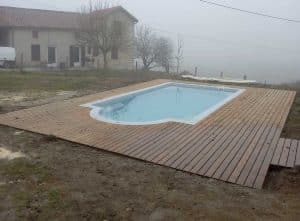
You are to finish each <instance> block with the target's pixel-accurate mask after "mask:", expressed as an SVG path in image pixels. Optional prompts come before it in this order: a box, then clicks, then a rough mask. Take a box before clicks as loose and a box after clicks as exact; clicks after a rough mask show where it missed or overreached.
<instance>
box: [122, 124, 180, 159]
mask: <svg viewBox="0 0 300 221" xmlns="http://www.w3.org/2000/svg"><path fill="white" fill-rule="evenodd" d="M180 126H181V125H177V126H174V127H173V128H172V129H171V130H170V129H167V130H165V131H161V132H160V133H159V134H157V135H156V136H153V137H151V138H150V139H149V140H148V143H146V144H144V145H143V146H142V148H139V145H138V144H135V145H134V146H135V147H136V148H137V149H135V150H133V151H131V150H129V151H128V154H131V155H132V156H135V157H137V158H141V159H145V158H146V157H147V156H148V155H149V154H151V152H152V151H156V149H157V147H158V145H159V144H160V142H162V143H163V142H165V139H163V138H164V137H165V138H167V137H172V136H175V135H176V129H179V128H180ZM142 139H143V137H142ZM134 146H133V147H134ZM129 149H131V147H129Z"/></svg>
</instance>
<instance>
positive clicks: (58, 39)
mask: <svg viewBox="0 0 300 221" xmlns="http://www.w3.org/2000/svg"><path fill="white" fill-rule="evenodd" d="M115 20H116V21H121V22H122V24H123V25H124V27H125V30H126V37H125V40H124V44H123V45H122V46H121V47H120V48H119V59H118V60H112V59H111V54H110V53H109V55H108V63H109V67H110V68H112V69H133V62H134V47H133V40H134V25H135V24H134V22H133V21H132V20H131V19H130V18H129V17H128V15H126V13H124V12H122V11H120V12H115V13H113V14H112V15H111V16H110V18H109V22H113V21H115ZM33 30H34V29H29V28H28V29H12V30H11V31H10V39H11V45H12V46H13V47H15V48H16V53H17V54H16V62H17V65H20V64H21V57H22V54H23V65H24V67H41V66H46V65H47V63H48V47H49V46H53V47H56V60H57V63H58V64H59V63H60V62H64V63H66V65H67V67H69V65H70V58H69V56H70V46H72V45H77V41H76V39H75V32H74V31H62V30H47V29H44V30H42V29H40V30H38V38H33V36H32V31H33ZM33 44H39V45H40V56H41V59H40V62H35V61H32V60H31V45H33ZM86 54H87V53H86ZM91 66H92V67H94V68H97V67H99V68H101V67H103V56H102V55H101V51H100V55H99V56H98V57H97V58H96V59H95V61H94V63H93V64H91Z"/></svg>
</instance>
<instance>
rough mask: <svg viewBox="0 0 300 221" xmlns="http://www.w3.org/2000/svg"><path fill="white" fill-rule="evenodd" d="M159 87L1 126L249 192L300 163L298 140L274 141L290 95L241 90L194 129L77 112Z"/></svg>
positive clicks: (22, 114) (63, 105) (21, 116)
mask: <svg viewBox="0 0 300 221" xmlns="http://www.w3.org/2000/svg"><path fill="white" fill-rule="evenodd" d="M165 82H167V81H166V80H155V81H151V82H146V83H141V84H137V85H132V86H128V87H124V88H120V89H116V90H111V91H106V92H102V93H99V94H94V95H89V96H85V97H81V98H75V99H71V100H68V101H65V102H59V103H53V104H48V105H44V106H40V107H34V108H31V109H27V110H21V111H16V112H12V113H8V114H5V115H0V124H3V125H8V126H11V127H15V128H19V129H23V130H28V131H32V132H36V133H40V134H46V135H54V136H56V137H59V138H62V139H65V140H69V141H72V142H76V143H81V144H85V145H88V146H92V147H96V148H99V149H102V150H106V151H110V152H114V153H118V154H122V155H125V156H129V157H132V158H136V159H140V160H144V161H148V162H152V163H155V164H159V165H163V166H167V167H172V168H175V169H178V170H182V171H187V172H190V173H194V174H198V175H202V176H206V177H211V178H215V179H218V180H223V181H226V182H230V183H235V184H239V185H243V186H247V187H252V188H262V186H263V183H264V180H265V177H266V174H267V172H268V169H269V167H270V165H271V163H275V164H278V163H280V164H284V165H289V166H293V165H295V164H296V162H297V159H298V160H299V159H300V156H299V157H298V158H297V155H299V154H300V151H297V150H296V149H298V148H299V142H297V147H296V141H291V140H284V141H283V140H282V139H280V134H281V131H282V129H283V126H284V123H285V121H286V118H287V116H288V113H289V110H290V107H291V105H292V103H293V100H294V97H295V92H293V91H281V90H273V89H261V88H246V91H245V92H244V93H243V94H242V95H240V96H239V97H237V98H235V99H234V100H233V101H231V102H229V103H227V104H226V105H224V106H223V107H222V108H220V109H219V110H217V111H216V112H214V113H212V114H211V115H210V116H208V117H207V118H205V119H204V120H203V121H201V122H199V123H198V124H196V125H187V124H182V123H175V122H169V123H164V124H158V125H147V126H125V125H113V124H107V123H104V122H99V121H96V120H94V119H92V118H91V117H90V116H89V112H90V109H89V108H84V107H81V106H80V105H81V104H85V103H88V102H91V101H95V100H98V99H102V98H107V97H110V96H113V95H117V94H120V93H124V92H128V91H132V90H136V89H141V88H144V87H148V86H153V85H157V84H160V83H165ZM283 143H284V145H283ZM287 144H288V145H291V148H289V149H288V150H287V149H286V148H285V146H286V145H287Z"/></svg>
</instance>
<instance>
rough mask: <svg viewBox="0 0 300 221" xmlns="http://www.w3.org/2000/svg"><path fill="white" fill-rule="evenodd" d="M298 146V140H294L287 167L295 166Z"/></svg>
mask: <svg viewBox="0 0 300 221" xmlns="http://www.w3.org/2000/svg"><path fill="white" fill-rule="evenodd" d="M297 146H298V142H297V140H292V143H291V148H290V152H289V156H288V160H287V164H286V166H287V167H294V166H295V160H296V154H297Z"/></svg>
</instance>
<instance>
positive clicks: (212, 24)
mask: <svg viewBox="0 0 300 221" xmlns="http://www.w3.org/2000/svg"><path fill="white" fill-rule="evenodd" d="M212 1H215V2H217V3H221V4H227V5H231V6H233V7H238V8H242V9H247V10H252V11H257V12H261V13H266V14H271V15H274V16H280V17H287V18H291V19H296V20H300V1H299V0H276V1H274V0H251V1H241V0H212ZM86 2H87V0H72V1H71V0H69V1H61V0H51V1H49V0H1V3H0V4H2V5H10V6H17V7H32V8H43V9H54V10H69V11H76V10H78V9H79V8H80V6H81V5H82V4H84V3H86ZM113 3H114V4H116V5H117V4H121V5H123V6H124V7H125V8H126V9H127V10H128V11H129V12H131V13H132V14H133V15H134V16H136V17H137V18H138V19H139V21H140V24H146V25H151V26H152V27H153V28H155V29H156V32H157V34H159V35H164V36H168V37H170V38H172V39H173V41H174V43H175V41H176V38H177V35H178V34H179V35H182V37H183V38H184V42H185V51H184V56H185V58H184V69H188V70H193V69H194V67H195V66H197V67H198V70H199V72H200V73H201V74H202V75H204V76H209V75H212V76H218V75H219V73H220V72H221V71H223V72H224V73H225V76H235V77H242V76H243V75H244V74H246V75H247V76H248V78H249V79H256V80H259V81H264V80H267V81H268V82H276V83H278V82H287V81H294V80H300V44H299V42H300V23H291V22H285V21H278V20H275V19H270V18H264V17H260V16H254V15H249V14H245V13H241V12H237V11H232V10H228V9H224V8H220V7H216V6H212V5H207V4H205V3H202V2H200V1H198V0H186V1H183V0H163V1H162V0H151V1H146V0H119V1H113Z"/></svg>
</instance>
